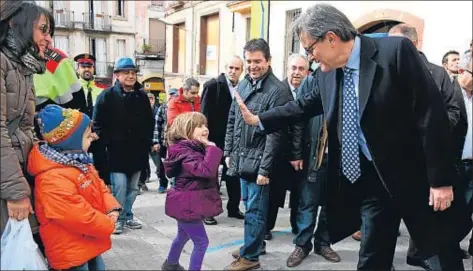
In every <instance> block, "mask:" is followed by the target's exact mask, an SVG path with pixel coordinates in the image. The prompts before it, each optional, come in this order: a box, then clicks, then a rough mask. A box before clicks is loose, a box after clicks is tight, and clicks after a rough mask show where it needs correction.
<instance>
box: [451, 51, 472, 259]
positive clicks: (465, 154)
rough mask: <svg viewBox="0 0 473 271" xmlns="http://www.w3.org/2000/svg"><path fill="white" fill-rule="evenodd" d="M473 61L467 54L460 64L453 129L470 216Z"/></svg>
mask: <svg viewBox="0 0 473 271" xmlns="http://www.w3.org/2000/svg"><path fill="white" fill-rule="evenodd" d="M471 73H472V62H471V54H465V55H464V56H463V58H462V59H461V61H460V63H459V64H458V77H457V78H456V80H455V81H454V88H455V95H457V97H458V99H460V120H459V122H458V125H457V126H456V127H455V129H454V131H453V135H454V137H455V138H454V142H455V147H454V151H455V163H456V164H457V168H458V171H459V174H460V182H459V185H458V188H457V193H458V195H459V196H458V197H459V198H460V199H463V198H464V199H466V203H467V205H468V206H469V213H468V216H471V214H472V212H473V199H472V198H473V173H472V171H473V163H472V157H473V151H472V150H473V148H472V138H473V132H472V126H473V124H472V119H473V117H472V110H473V109H472V108H473V106H472V100H473V98H472V96H473V95H472V90H473V77H472V74H471ZM468 252H469V254H470V255H473V237H471V239H470V244H469V246H468Z"/></svg>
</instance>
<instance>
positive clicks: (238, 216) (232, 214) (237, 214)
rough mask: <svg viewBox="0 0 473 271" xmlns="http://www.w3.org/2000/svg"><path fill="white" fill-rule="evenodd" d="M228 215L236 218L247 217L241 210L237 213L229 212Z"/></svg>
mask: <svg viewBox="0 0 473 271" xmlns="http://www.w3.org/2000/svg"><path fill="white" fill-rule="evenodd" d="M228 217H231V218H236V219H245V215H244V214H243V213H242V212H240V211H238V212H236V213H228Z"/></svg>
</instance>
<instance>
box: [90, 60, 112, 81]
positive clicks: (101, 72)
mask: <svg viewBox="0 0 473 271" xmlns="http://www.w3.org/2000/svg"><path fill="white" fill-rule="evenodd" d="M113 65H115V63H113V62H103V61H96V62H95V75H96V76H97V77H106V78H112V74H113Z"/></svg>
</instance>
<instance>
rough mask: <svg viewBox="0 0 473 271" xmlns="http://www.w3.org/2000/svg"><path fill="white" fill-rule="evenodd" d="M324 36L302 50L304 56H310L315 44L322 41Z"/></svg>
mask: <svg viewBox="0 0 473 271" xmlns="http://www.w3.org/2000/svg"><path fill="white" fill-rule="evenodd" d="M324 36H325V34H323V35H322V36H320V37H318V38H317V39H316V40H315V41H314V43H312V44H311V45H310V46H309V47H308V48H304V50H305V54H306V56H308V55H312V52H313V50H314V46H315V44H317V42H319V41H320V40H321V39H323V38H324Z"/></svg>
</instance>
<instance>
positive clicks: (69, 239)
mask: <svg viewBox="0 0 473 271" xmlns="http://www.w3.org/2000/svg"><path fill="white" fill-rule="evenodd" d="M38 122H39V126H40V129H41V133H42V136H43V138H44V140H45V142H40V143H39V144H36V145H35V146H34V147H33V149H32V150H31V152H30V155H29V157H28V171H29V173H30V174H31V175H33V176H34V177H35V191H34V196H35V197H34V198H35V211H36V216H37V218H38V221H39V223H40V229H39V231H40V236H41V239H42V240H43V243H44V247H45V252H46V257H47V259H48V262H49V265H50V266H51V267H52V268H53V269H56V270H59V269H71V270H74V269H80V270H104V269H105V264H104V262H103V259H102V257H101V254H103V253H104V252H106V251H107V250H109V249H110V248H111V239H110V236H111V235H112V233H113V231H114V229H115V226H114V225H115V222H116V221H117V218H118V215H119V212H120V211H121V206H120V204H119V203H118V202H117V201H116V200H115V198H114V197H113V196H112V194H111V193H110V191H109V190H108V188H107V187H106V186H105V184H104V182H103V181H102V180H101V179H100V177H99V175H98V172H97V171H96V170H95V168H94V166H93V165H92V160H91V158H90V157H89V155H88V154H87V149H88V148H89V146H90V143H91V142H92V141H93V140H94V139H95V135H94V134H93V133H92V132H91V125H90V124H91V120H90V118H89V117H88V116H87V115H85V114H83V113H80V112H79V111H77V110H73V109H64V108H62V107H60V106H58V105H48V106H46V107H45V108H44V109H43V110H41V111H40V112H39V113H38Z"/></svg>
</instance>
